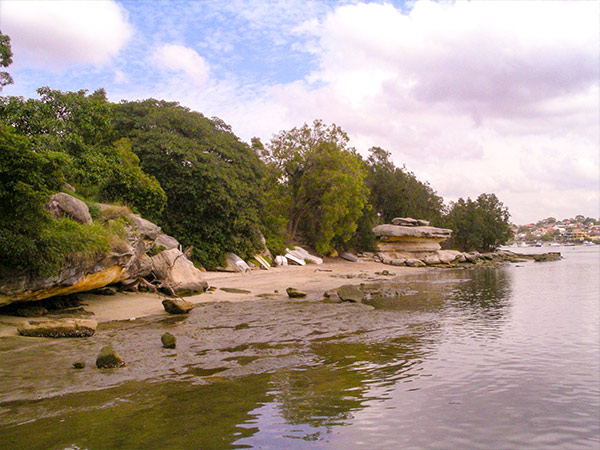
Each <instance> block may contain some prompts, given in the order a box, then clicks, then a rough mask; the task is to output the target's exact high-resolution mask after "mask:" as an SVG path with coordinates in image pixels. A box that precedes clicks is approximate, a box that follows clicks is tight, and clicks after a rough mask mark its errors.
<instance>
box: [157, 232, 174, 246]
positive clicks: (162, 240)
mask: <svg viewBox="0 0 600 450" xmlns="http://www.w3.org/2000/svg"><path fill="white" fill-rule="evenodd" d="M154 245H155V246H156V247H164V249H165V250H171V249H172V248H179V242H178V241H177V239H175V238H174V237H171V236H169V235H167V234H164V233H160V234H159V235H158V236H157V237H156V239H155V241H154Z"/></svg>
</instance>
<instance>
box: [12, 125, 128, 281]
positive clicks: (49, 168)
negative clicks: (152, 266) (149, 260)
mask: <svg viewBox="0 0 600 450" xmlns="http://www.w3.org/2000/svg"><path fill="white" fill-rule="evenodd" d="M62 156H63V155H61V154H57V153H53V152H44V151H40V152H35V151H33V149H32V145H31V143H30V141H29V139H27V138H26V137H24V136H19V135H17V134H15V133H14V132H13V131H12V130H11V129H10V128H9V127H6V126H0V267H1V268H2V269H3V270H5V271H6V270H9V271H14V270H17V271H22V272H28V273H31V274H36V275H52V274H55V273H56V272H57V271H58V270H59V269H60V268H61V267H62V266H63V265H64V263H65V262H66V261H67V259H68V258H70V257H75V256H84V257H85V256H89V255H92V254H96V253H98V252H104V251H106V250H108V248H109V246H110V243H111V239H112V238H113V237H114V235H115V233H116V232H117V229H118V228H119V226H118V224H117V225H113V226H111V227H104V226H102V225H100V224H93V225H81V224H78V223H76V222H74V221H72V220H70V219H66V218H65V219H61V220H59V221H55V220H53V219H52V218H51V217H50V215H49V213H48V212H47V211H46V209H45V207H44V205H45V203H46V202H47V201H48V198H49V196H50V193H51V192H53V191H56V190H58V188H59V186H60V185H61V184H62V183H63V179H62V170H61V167H62V165H63V164H64V160H63V159H62ZM115 227H116V228H115Z"/></svg>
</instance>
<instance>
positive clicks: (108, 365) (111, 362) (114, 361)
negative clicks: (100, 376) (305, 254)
mask: <svg viewBox="0 0 600 450" xmlns="http://www.w3.org/2000/svg"><path fill="white" fill-rule="evenodd" d="M125 365H126V364H125V361H123V358H122V357H121V355H119V354H118V353H117V352H115V350H114V349H113V348H112V345H107V346H105V347H102V350H100V353H99V354H98V357H97V358H96V367H98V369H112V368H114V367H123V366H125Z"/></svg>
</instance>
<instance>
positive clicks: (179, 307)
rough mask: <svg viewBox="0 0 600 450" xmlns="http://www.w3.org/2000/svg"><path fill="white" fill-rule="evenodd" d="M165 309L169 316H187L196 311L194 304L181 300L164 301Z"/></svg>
mask: <svg viewBox="0 0 600 450" xmlns="http://www.w3.org/2000/svg"><path fill="white" fill-rule="evenodd" d="M162 305H163V308H165V311H166V312H168V313H169V314H187V313H189V312H190V311H191V310H192V309H194V304H193V303H190V302H188V301H187V300H183V299H180V298H167V299H165V300H163V301H162Z"/></svg>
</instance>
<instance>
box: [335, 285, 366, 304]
mask: <svg viewBox="0 0 600 450" xmlns="http://www.w3.org/2000/svg"><path fill="white" fill-rule="evenodd" d="M336 292H337V295H338V297H339V298H340V299H342V300H343V301H345V302H353V303H362V301H363V300H364V298H365V294H364V292H363V291H361V290H360V288H359V287H358V286H354V285H352V284H346V285H344V286H340V287H339V288H337V291H336Z"/></svg>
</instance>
